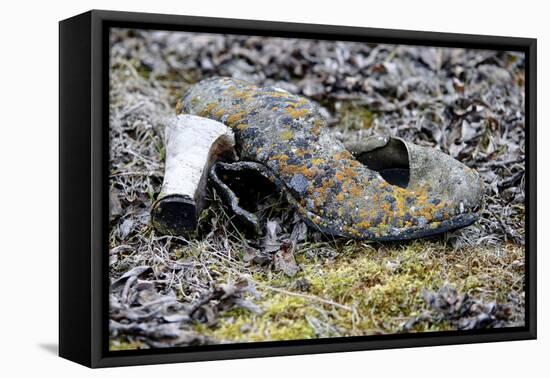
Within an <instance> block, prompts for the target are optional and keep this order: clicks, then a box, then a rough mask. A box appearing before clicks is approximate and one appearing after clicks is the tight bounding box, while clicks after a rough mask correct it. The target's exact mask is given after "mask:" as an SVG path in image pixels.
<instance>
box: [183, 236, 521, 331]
mask: <svg viewBox="0 0 550 378" xmlns="http://www.w3.org/2000/svg"><path fill="white" fill-rule="evenodd" d="M323 250H330V251H331V254H329V256H328V257H327V256H325V255H323V253H321V251H323ZM308 251H309V252H308ZM311 251H315V253H311ZM202 253H206V250H205V249H204V248H202V247H201V246H200V243H199V244H197V245H194V246H192V247H191V246H189V247H183V250H182V256H185V257H186V258H191V257H192V258H196V259H199V258H200V255H201V254H202ZM234 256H235V257H236V258H237V259H238V258H239V256H240V250H236V249H235V252H234ZM295 256H296V261H297V262H298V264H299V266H300V271H299V272H298V274H297V275H296V276H294V277H288V276H286V275H285V274H283V273H281V272H277V271H273V270H270V269H265V268H261V267H258V266H256V265H254V264H252V265H250V266H249V267H248V268H247V269H249V272H250V278H251V280H252V281H254V282H255V283H256V286H257V290H258V292H259V293H260V295H261V297H260V298H259V299H251V298H248V299H251V300H253V301H254V303H256V304H257V305H258V306H259V307H260V308H261V309H262V311H263V312H262V313H261V314H253V313H251V312H249V311H247V310H245V309H233V310H230V311H227V312H224V313H221V314H220V318H219V321H218V322H217V324H216V325H214V326H211V327H208V326H205V325H196V326H195V330H196V331H197V332H199V333H201V334H204V335H206V336H209V337H211V338H212V339H215V340H219V341H220V342H250V341H271V340H293V339H307V338H315V337H328V336H340V337H341V336H356V335H372V334H384V333H397V332H400V331H401V327H402V325H403V324H404V323H405V322H406V321H407V320H409V319H411V318H412V317H415V316H419V315H420V314H422V313H423V312H424V311H426V310H428V307H427V304H426V303H425V302H424V300H423V298H422V292H423V290H430V291H437V290H438V289H439V288H440V287H441V286H443V285H445V284H450V285H451V286H453V287H455V288H456V289H457V291H458V292H460V293H467V294H469V295H471V296H473V297H477V298H479V297H480V296H482V297H483V300H484V301H490V300H496V299H498V300H500V301H505V300H506V295H507V294H508V293H509V292H510V288H513V289H514V290H517V291H521V290H522V288H521V286H520V284H521V280H520V281H519V283H517V282H516V281H515V280H514V275H506V274H503V271H504V270H507V271H509V270H510V266H511V265H510V264H511V262H512V261H521V259H522V258H523V257H522V256H523V250H522V248H518V247H517V246H513V245H510V246H509V247H507V248H505V249H504V250H500V251H495V250H493V249H491V248H485V249H484V248H470V249H462V250H458V251H457V250H453V249H451V248H449V247H446V246H445V245H444V244H443V243H442V242H440V241H426V240H422V241H414V242H410V243H402V244H394V245H389V244H387V245H379V244H367V243H361V242H346V243H342V242H340V243H317V244H315V243H313V244H310V243H306V244H304V245H303V246H302V247H301V249H300V250H298V251H296V252H295ZM517 265H518V266H519V267H521V265H520V264H517ZM206 268H207V269H208V270H209V272H210V274H211V275H212V276H213V277H216V280H218V281H219V282H227V281H228V280H229V279H230V277H231V276H232V275H233V274H234V273H231V271H230V270H228V269H227V268H226V266H225V265H224V262H223V261H221V260H220V262H219V263H216V262H214V263H211V264H209V265H208V266H207V267H206ZM521 274H522V273H521V268H518V271H517V275H516V276H515V277H516V278H517V277H518V276H520V275H521ZM488 277H494V278H491V279H488ZM298 282H300V283H301V284H300V285H298ZM516 284H517V287H516V286H514V285H516ZM334 304H337V305H334ZM312 319H313V322H312ZM315 324H317V325H318V326H314V325H315ZM449 329H451V325H450V324H449V323H448V322H446V321H440V322H438V323H427V322H419V323H418V324H415V325H414V326H413V327H412V331H413V332H426V331H442V330H449ZM323 330H324V331H323Z"/></svg>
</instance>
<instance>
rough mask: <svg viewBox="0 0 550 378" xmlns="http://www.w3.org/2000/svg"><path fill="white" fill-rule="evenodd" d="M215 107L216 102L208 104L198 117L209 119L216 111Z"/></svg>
mask: <svg viewBox="0 0 550 378" xmlns="http://www.w3.org/2000/svg"><path fill="white" fill-rule="evenodd" d="M215 107H216V103H215V102H209V103H208V104H206V106H205V107H204V108H202V110H201V111H200V112H199V113H198V115H200V116H201V117H208V116H209V115H211V114H212V111H213V110H214V108H215Z"/></svg>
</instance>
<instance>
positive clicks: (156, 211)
mask: <svg viewBox="0 0 550 378" xmlns="http://www.w3.org/2000/svg"><path fill="white" fill-rule="evenodd" d="M151 221H152V223H153V227H155V229H156V230H157V231H158V232H160V233H162V234H170V235H178V236H181V235H186V234H188V233H190V232H193V231H195V230H196V229H197V205H196V204H195V201H194V200H193V199H192V198H190V197H189V196H182V195H179V194H173V195H169V196H166V197H163V198H162V199H160V200H158V201H157V202H155V204H154V205H153V209H152V211H151Z"/></svg>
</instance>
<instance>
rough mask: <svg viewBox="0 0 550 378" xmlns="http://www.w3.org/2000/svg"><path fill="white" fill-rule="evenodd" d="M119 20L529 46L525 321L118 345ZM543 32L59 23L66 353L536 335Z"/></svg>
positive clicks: (91, 15) (107, 14)
mask: <svg viewBox="0 0 550 378" xmlns="http://www.w3.org/2000/svg"><path fill="white" fill-rule="evenodd" d="M111 27H129V28H142V29H160V30H178V31H195V32H213V33H232V34H255V35H272V36H273V35H274V36H283V37H296V38H316V39H327V40H347V41H369V42H375V43H395V44H410V45H429V46H440V47H464V48H479V49H493V50H515V51H521V52H524V53H525V54H526V155H527V156H526V201H527V202H526V210H527V214H526V225H525V227H526V230H525V232H526V246H525V248H526V259H525V261H526V272H525V274H526V281H525V284H526V288H525V289H526V298H525V299H526V309H525V311H526V316H525V321H526V324H525V326H524V327H516V328H501V329H491V330H476V331H452V332H434V333H416V334H394V335H384V336H366V337H347V338H332V339H319V340H307V341H305V340H295V341H285V342H283V341H281V342H262V343H246V344H231V345H212V346H200V347H185V348H168V349H153V350H138V351H117V352H110V351H109V350H108V277H107V272H108V257H107V253H106V251H107V250H108V248H107V235H108V198H109V197H108V145H109V141H108V127H109V123H108V87H109V72H108V71H109V70H108V67H109V65H108V56H109V55H108V46H109V45H108V30H109V28H111ZM536 54H537V44H536V39H530V38H512V37H497V36H485V35H469V34H450V33H434V32H419V31H406V30H386V29H373V28H358V27H343V26H329V25H312V24H297V23H283V22H267V21H250V20H237V19H223V18H204V17H189V16H176V15H162V14H145V13H127V12H113V11H102V10H92V11H89V12H86V13H84V14H81V15H78V16H75V17H72V18H69V19H67V20H63V21H61V22H60V23H59V90H60V91H59V93H60V95H59V128H60V132H59V172H60V175H59V186H60V192H59V212H60V217H59V219H60V224H59V354H60V356H61V357H64V358H67V359H69V360H72V361H75V362H77V363H80V364H83V365H86V366H89V367H109V366H119V365H139V364H156V363H169V362H185V361H202V360H218V359H233V358H250V357H265V356H279V355H296V354H309V353H328V352H343V351H356V350H370V349H386V348H405V347H418V346H435V345H448V344H459V343H461V344H467V343H480V342H496V341H511V340H526V339H535V338H536V334H537V332H536V329H537V325H536V322H537V317H536V92H537V91H536V85H537V83H536V64H537V55H536Z"/></svg>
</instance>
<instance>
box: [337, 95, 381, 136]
mask: <svg viewBox="0 0 550 378" xmlns="http://www.w3.org/2000/svg"><path fill="white" fill-rule="evenodd" d="M335 110H336V113H337V115H338V118H340V127H341V128H342V129H343V130H345V131H348V130H362V129H368V128H369V127H371V125H372V121H373V119H374V114H373V113H372V111H371V110H370V109H369V108H368V107H366V106H364V105H361V104H357V103H355V102H342V103H339V104H337V106H336V107H335Z"/></svg>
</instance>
